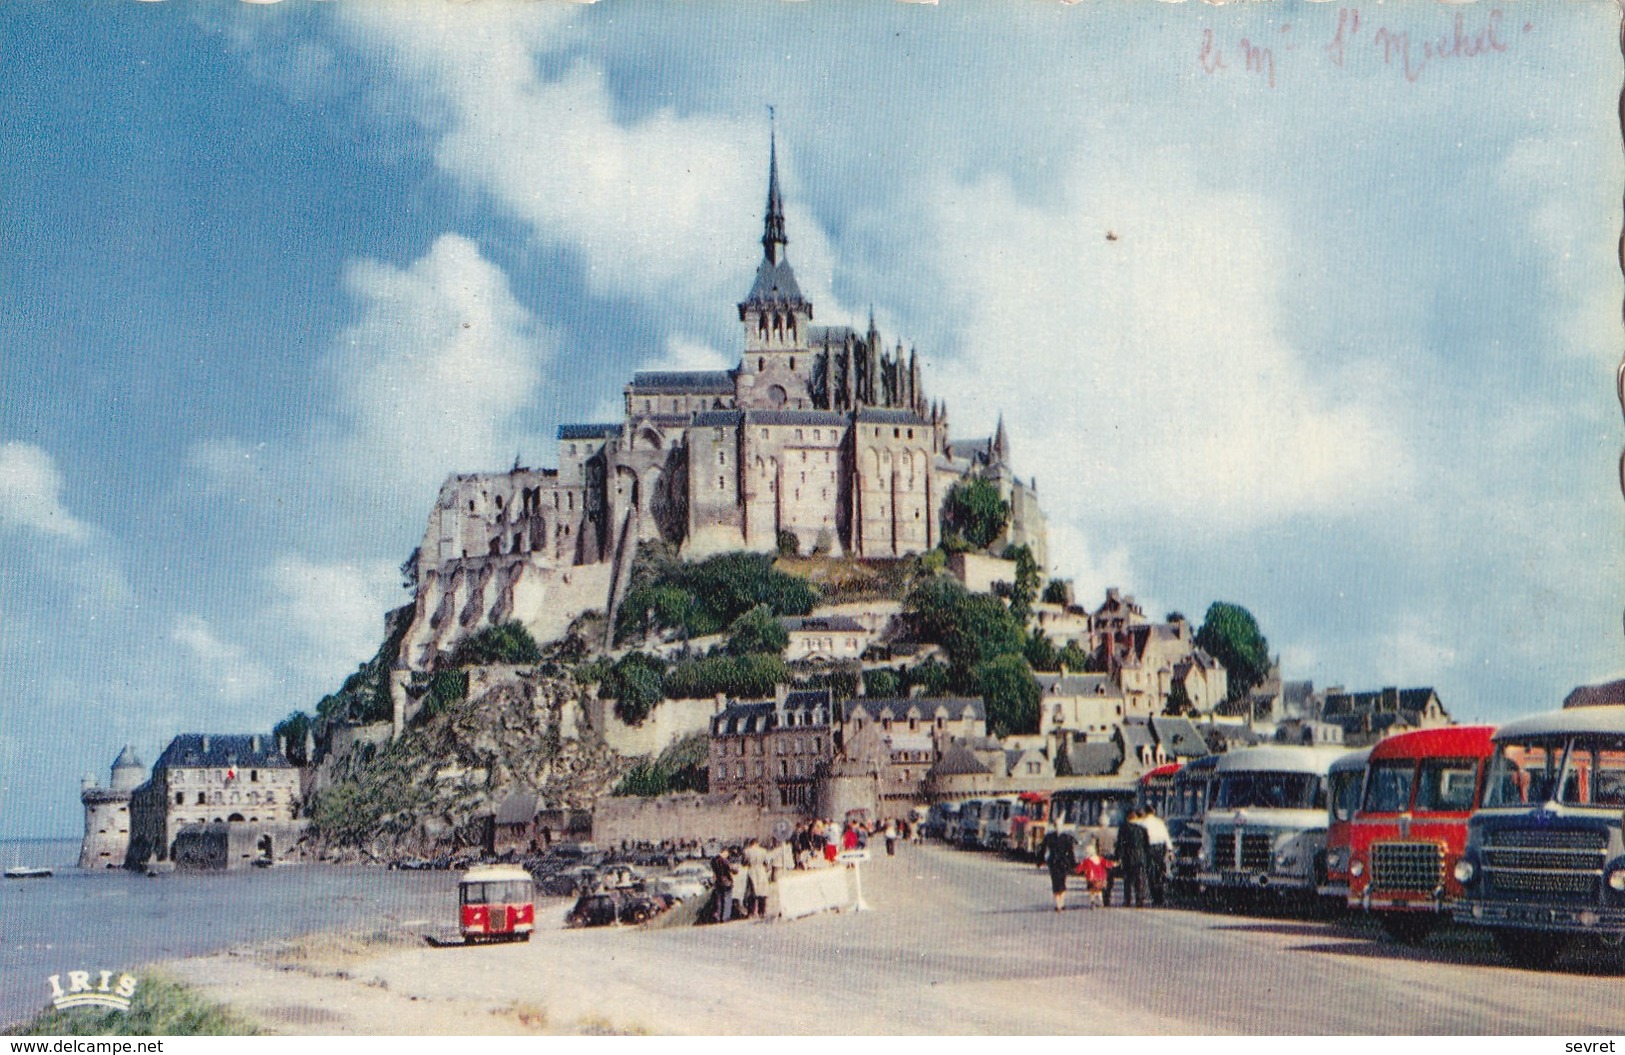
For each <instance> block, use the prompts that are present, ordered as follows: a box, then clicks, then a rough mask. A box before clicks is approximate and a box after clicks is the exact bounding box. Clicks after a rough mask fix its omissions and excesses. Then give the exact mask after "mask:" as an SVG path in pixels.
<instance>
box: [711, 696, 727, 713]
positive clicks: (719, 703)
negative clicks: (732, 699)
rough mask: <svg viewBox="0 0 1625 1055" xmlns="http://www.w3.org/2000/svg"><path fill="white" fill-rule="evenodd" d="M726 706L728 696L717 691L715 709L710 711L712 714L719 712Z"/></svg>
mask: <svg viewBox="0 0 1625 1055" xmlns="http://www.w3.org/2000/svg"><path fill="white" fill-rule="evenodd" d="M727 706H728V697H727V696H726V695H724V694H723V693H720V692H719V693H717V700H716V709H715V710H713V711H712V712H711V713H712V714H721V713H722V711H723V708H725V707H727Z"/></svg>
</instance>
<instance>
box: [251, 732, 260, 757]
mask: <svg viewBox="0 0 1625 1055" xmlns="http://www.w3.org/2000/svg"><path fill="white" fill-rule="evenodd" d="M248 749H249V750H250V751H252V752H254V753H255V754H256V755H257V754H259V753H260V735H259V734H258V733H255V734H254V735H253V736H251V737H249V738H248Z"/></svg>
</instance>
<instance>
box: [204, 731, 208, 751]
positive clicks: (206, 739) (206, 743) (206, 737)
mask: <svg viewBox="0 0 1625 1055" xmlns="http://www.w3.org/2000/svg"><path fill="white" fill-rule="evenodd" d="M203 750H204V751H205V752H207V751H208V750H209V737H208V734H207V733H205V734H204V736H203Z"/></svg>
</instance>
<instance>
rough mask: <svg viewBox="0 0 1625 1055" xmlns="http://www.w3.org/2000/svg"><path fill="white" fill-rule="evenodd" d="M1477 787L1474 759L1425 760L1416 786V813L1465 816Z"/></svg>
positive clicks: (1471, 805) (1475, 760)
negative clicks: (1462, 814)
mask: <svg viewBox="0 0 1625 1055" xmlns="http://www.w3.org/2000/svg"><path fill="white" fill-rule="evenodd" d="M1477 787H1478V760H1477V759H1475V758H1428V759H1423V761H1422V773H1421V779H1419V780H1418V781H1417V782H1416V812H1418V813H1422V812H1433V813H1466V812H1467V811H1469V810H1471V809H1472V808H1473V792H1474V791H1475V790H1476V789H1477Z"/></svg>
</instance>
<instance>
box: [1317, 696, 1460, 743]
mask: <svg viewBox="0 0 1625 1055" xmlns="http://www.w3.org/2000/svg"><path fill="white" fill-rule="evenodd" d="M1315 717H1316V718H1317V719H1318V720H1319V721H1321V722H1326V723H1329V724H1333V725H1337V726H1340V727H1341V728H1342V730H1343V743H1345V744H1347V745H1349V746H1350V747H1366V746H1368V745H1370V744H1374V743H1376V742H1377V741H1378V740H1381V739H1382V738H1383V737H1385V736H1390V735H1392V734H1394V733H1398V732H1403V731H1406V730H1410V729H1436V728H1438V727H1440V726H1445V725H1450V724H1451V721H1452V720H1451V717H1450V714H1449V712H1447V711H1446V710H1445V708H1444V704H1443V703H1441V702H1440V700H1439V694H1438V693H1437V692H1434V691H1433V689H1431V688H1416V689H1399V688H1394V687H1392V686H1390V687H1388V688H1384V689H1376V690H1373V691H1368V692H1348V691H1346V690H1344V689H1343V688H1342V687H1341V686H1339V687H1336V688H1330V689H1327V690H1326V693H1325V695H1324V696H1322V697H1321V699H1320V705H1319V708H1318V713H1317V714H1316V715H1315Z"/></svg>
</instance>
